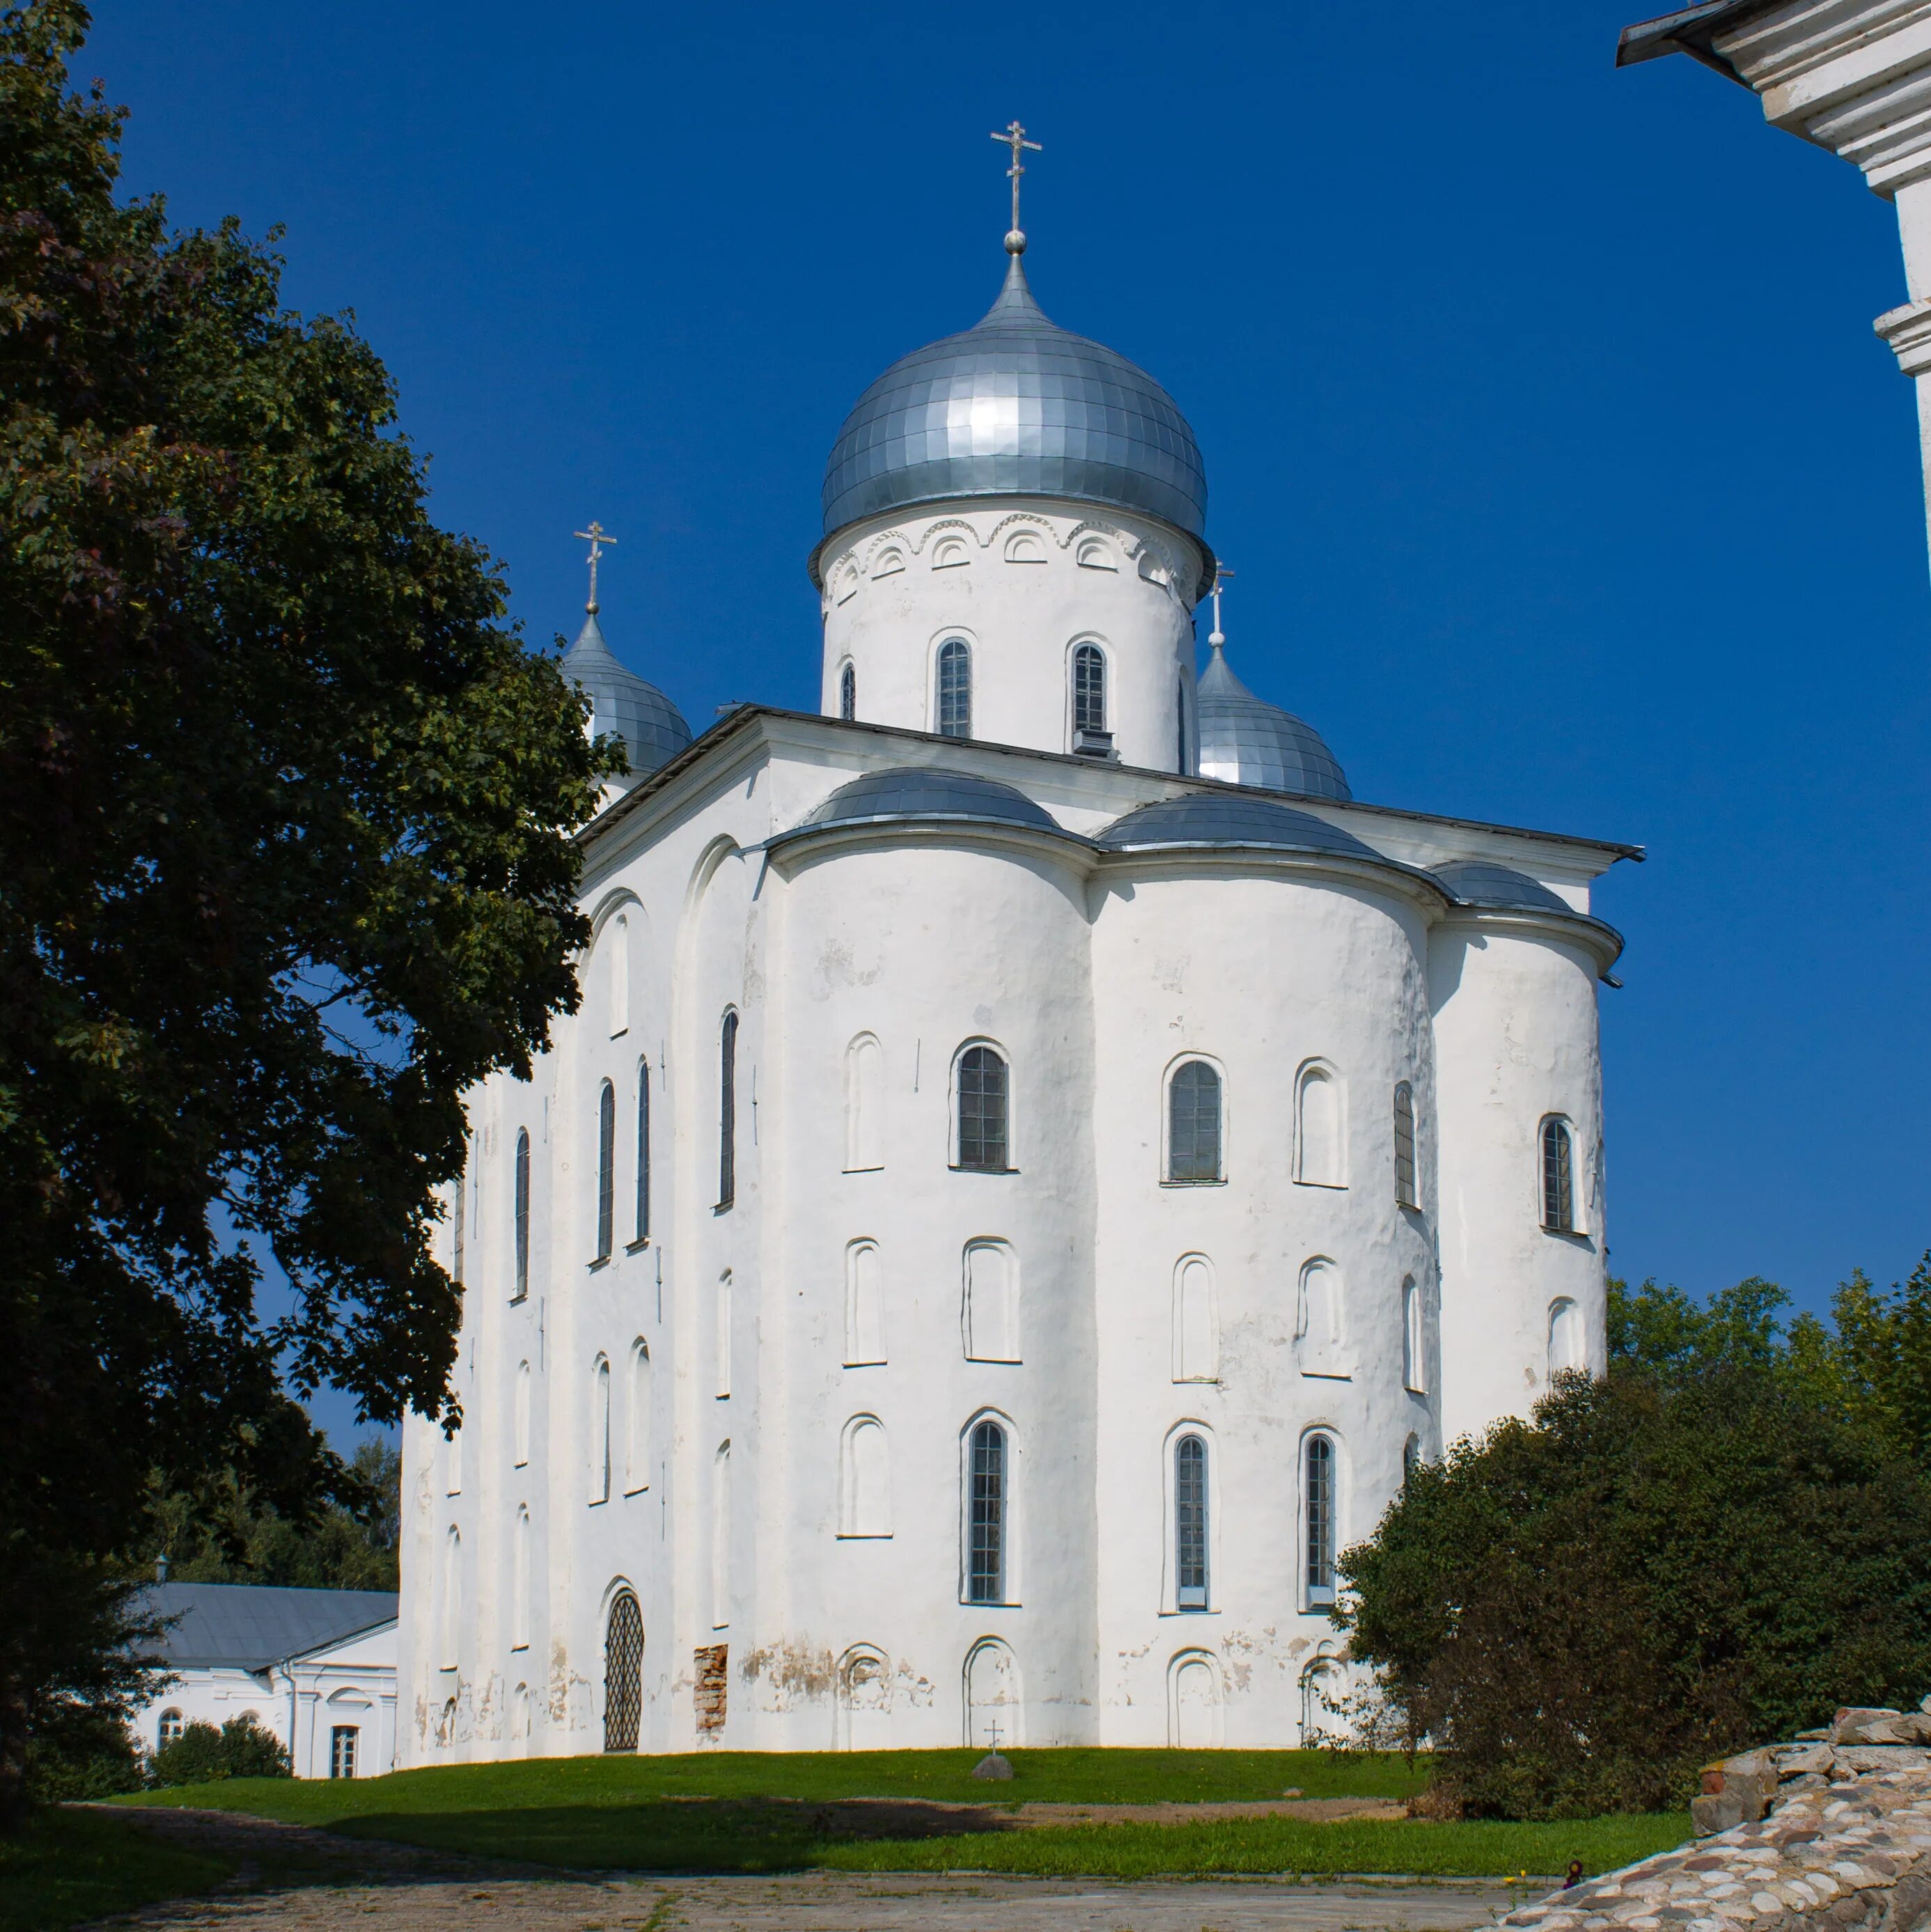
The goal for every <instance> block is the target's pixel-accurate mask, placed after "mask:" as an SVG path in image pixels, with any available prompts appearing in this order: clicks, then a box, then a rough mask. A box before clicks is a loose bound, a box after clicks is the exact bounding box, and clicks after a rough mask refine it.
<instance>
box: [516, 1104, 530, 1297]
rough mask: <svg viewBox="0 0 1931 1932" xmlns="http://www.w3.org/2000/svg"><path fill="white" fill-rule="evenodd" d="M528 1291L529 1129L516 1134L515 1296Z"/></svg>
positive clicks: (521, 1129)
mask: <svg viewBox="0 0 1931 1932" xmlns="http://www.w3.org/2000/svg"><path fill="white" fill-rule="evenodd" d="M528 1293H529V1129H528V1128H527V1127H520V1128H518V1129H517V1136H516V1298H517V1301H521V1300H522V1299H523V1297H524V1296H525V1295H527V1294H528Z"/></svg>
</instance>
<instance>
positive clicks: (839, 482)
mask: <svg viewBox="0 0 1931 1932" xmlns="http://www.w3.org/2000/svg"><path fill="white" fill-rule="evenodd" d="M961 496H1056V497H1061V498H1064V499H1069V500H1070V501H1072V502H1081V503H1103V504H1106V505H1111V506H1112V507H1114V508H1120V509H1125V510H1141V511H1145V512H1146V513H1147V514H1148V515H1150V516H1154V517H1159V519H1160V520H1162V522H1163V523H1170V524H1171V525H1172V526H1174V528H1175V529H1180V530H1184V531H1185V532H1186V534H1187V535H1189V536H1191V537H1194V538H1200V537H1201V535H1202V534H1203V533H1204V531H1205V529H1206V528H1207V472H1206V471H1205V470H1204V468H1203V467H1202V466H1201V458H1200V446H1199V445H1198V443H1195V441H1194V434H1193V431H1192V430H1191V429H1189V428H1188V427H1187V421H1186V417H1184V416H1182V415H1181V414H1180V410H1179V409H1178V407H1177V406H1176V405H1175V404H1174V399H1173V398H1172V397H1171V396H1170V395H1168V394H1167V392H1166V391H1165V389H1162V388H1161V386H1159V383H1156V382H1155V381H1154V380H1153V377H1150V375H1148V374H1147V372H1146V371H1144V369H1141V368H1135V365H1133V364H1132V363H1131V362H1128V361H1127V359H1126V357H1125V356H1117V355H1115V354H1114V352H1113V351H1112V350H1111V349H1108V348H1105V347H1102V345H1101V344H1099V343H1097V342H1090V341H1087V338H1085V337H1084V336H1083V335H1072V334H1071V333H1070V332H1069V331H1067V330H1066V329H1060V328H1059V327H1057V326H1055V325H1054V323H1050V322H1048V320H1046V318H1045V316H1044V315H1043V314H1041V313H1040V310H1039V304H1038V303H1037V302H1035V301H1034V300H1033V291H1032V290H1031V289H1030V288H1029V287H1027V282H1026V272H1025V271H1024V269H1022V268H1021V266H1019V257H1018V255H1017V254H1015V255H1014V256H1013V257H1012V266H1010V267H1009V269H1007V270H1006V286H1005V287H1003V289H1002V290H1000V295H999V299H998V300H997V302H994V304H993V305H992V307H991V309H989V310H988V311H987V313H986V315H985V320H983V321H982V322H980V323H979V324H978V326H976V328H973V329H967V330H966V331H965V332H964V334H963V335H949V336H947V337H946V338H944V340H943V341H939V342H934V343H932V344H930V345H929V346H928V347H925V348H924V349H919V350H914V351H913V353H911V354H910V356H906V357H904V359H902V360H901V361H899V362H895V363H893V364H892V367H891V368H889V369H888V370H886V372H885V374H883V375H882V376H881V377H879V379H878V380H877V382H875V383H873V384H872V386H871V388H870V389H867V390H866V391H865V394H864V395H862V396H861V397H859V399H858V401H857V402H856V404H853V407H852V413H851V414H850V416H847V418H846V419H845V424H844V428H843V429H841V431H839V432H838V441H837V442H836V443H835V444H834V445H833V446H832V454H831V458H830V460H829V462H827V463H826V466H825V487H824V511H825V534H826V535H827V536H829V535H831V534H832V532H835V531H837V530H841V529H844V526H846V525H847V523H856V522H858V521H859V519H860V518H861V517H870V516H875V515H877V514H880V513H881V512H883V511H892V510H898V509H903V508H906V507H907V506H908V505H911V504H914V503H940V502H949V501H951V500H952V499H956V498H958V497H961ZM1210 575H1211V573H1210Z"/></svg>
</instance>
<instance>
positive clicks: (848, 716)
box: [838, 664, 858, 724]
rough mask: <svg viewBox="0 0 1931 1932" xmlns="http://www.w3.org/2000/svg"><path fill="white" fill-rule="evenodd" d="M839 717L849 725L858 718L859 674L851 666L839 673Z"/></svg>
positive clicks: (848, 665)
mask: <svg viewBox="0 0 1931 1932" xmlns="http://www.w3.org/2000/svg"><path fill="white" fill-rule="evenodd" d="M838 715H839V716H840V717H841V718H844V721H846V722H847V724H850V722H851V721H853V719H854V718H856V717H857V716H858V673H857V672H856V671H855V670H853V668H852V667H851V666H850V664H847V665H846V666H845V667H844V669H843V670H841V671H840V672H839V673H838Z"/></svg>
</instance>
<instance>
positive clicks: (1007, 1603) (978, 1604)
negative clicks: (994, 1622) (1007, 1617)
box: [959, 1597, 1025, 1610]
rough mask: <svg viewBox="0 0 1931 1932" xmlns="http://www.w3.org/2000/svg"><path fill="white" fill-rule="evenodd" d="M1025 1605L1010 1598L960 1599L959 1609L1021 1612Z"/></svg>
mask: <svg viewBox="0 0 1931 1932" xmlns="http://www.w3.org/2000/svg"><path fill="white" fill-rule="evenodd" d="M959 1608H960V1609H961V1610H1024V1608H1025V1605H1024V1604H1021V1603H1020V1602H1018V1601H1016V1600H1015V1599H1014V1598H1010V1597H1000V1598H997V1600H994V1599H992V1598H979V1597H961V1598H960V1599H959Z"/></svg>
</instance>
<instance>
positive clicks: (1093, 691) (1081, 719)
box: [1073, 644, 1106, 733]
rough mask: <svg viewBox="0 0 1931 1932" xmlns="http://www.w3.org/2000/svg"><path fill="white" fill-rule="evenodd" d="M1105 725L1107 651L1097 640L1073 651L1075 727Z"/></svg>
mask: <svg viewBox="0 0 1931 1932" xmlns="http://www.w3.org/2000/svg"><path fill="white" fill-rule="evenodd" d="M1105 729H1106V654H1105V652H1103V651H1102V649H1100V648H1099V646H1098V645H1097V644H1082V645H1081V646H1080V647H1079V649H1078V650H1076V651H1075V652H1073V730H1074V731H1075V733H1078V732H1081V731H1104V730H1105Z"/></svg>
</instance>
